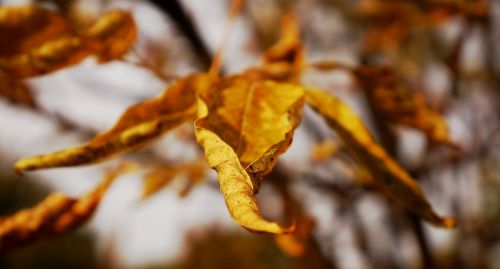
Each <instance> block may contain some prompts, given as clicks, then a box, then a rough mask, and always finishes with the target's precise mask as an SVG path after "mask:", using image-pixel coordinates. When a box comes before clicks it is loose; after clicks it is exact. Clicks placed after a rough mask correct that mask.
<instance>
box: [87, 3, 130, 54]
mask: <svg viewBox="0 0 500 269" xmlns="http://www.w3.org/2000/svg"><path fill="white" fill-rule="evenodd" d="M83 36H85V37H86V38H89V39H91V40H92V42H93V45H94V48H93V49H94V50H95V53H96V54H97V55H98V57H99V62H108V61H111V60H114V59H118V58H120V57H122V56H123V55H124V54H125V53H126V52H127V51H128V50H129V49H130V48H131V46H132V45H133V44H134V42H135V39H136V37H137V29H136V26H135V23H134V19H133V18H132V15H131V14H130V13H129V12H125V11H121V10H112V11H110V12H108V13H106V14H104V15H102V16H101V17H100V18H99V20H97V21H96V22H95V23H94V24H93V25H92V26H90V27H89V28H88V29H87V30H86V31H84V33H83Z"/></svg>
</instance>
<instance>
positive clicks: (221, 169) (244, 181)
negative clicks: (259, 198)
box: [195, 101, 290, 234]
mask: <svg viewBox="0 0 500 269" xmlns="http://www.w3.org/2000/svg"><path fill="white" fill-rule="evenodd" d="M200 102H202V101H200ZM195 126H196V130H195V133H196V139H197V141H198V143H200V145H201V146H202V147H203V149H204V150H205V156H206V159H207V162H208V165H209V166H210V167H212V168H213V169H215V170H216V171H217V175H218V179H219V184H220V189H221V192H222V195H223V196H224V200H225V202H226V206H227V208H228V210H229V213H230V214H231V217H232V218H233V219H234V220H235V221H236V222H238V223H239V224H240V225H241V226H242V227H244V228H246V229H248V230H250V231H254V232H268V233H274V234H282V233H286V232H288V231H289V230H290V229H289V228H283V227H281V226H280V225H279V224H277V223H275V222H269V221H267V220H264V219H263V218H262V217H261V216H260V210H259V207H258V205H257V202H256V201H255V197H254V188H253V184H252V181H251V180H250V176H249V175H248V174H247V172H246V171H245V169H243V167H242V166H241V163H240V162H239V160H238V156H237V155H236V153H235V152H234V150H233V149H232V148H231V146H229V145H228V144H226V143H225V142H224V141H222V140H221V139H220V138H219V137H218V136H217V135H216V134H215V133H213V132H211V131H209V130H206V129H204V128H203V127H199V126H198V124H197V122H195Z"/></svg>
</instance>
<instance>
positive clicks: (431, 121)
mask: <svg viewBox="0 0 500 269" xmlns="http://www.w3.org/2000/svg"><path fill="white" fill-rule="evenodd" d="M354 74H355V75H356V77H357V78H358V79H359V81H360V83H361V87H362V88H363V90H364V91H365V92H366V94H367V96H368V98H369V99H370V103H371V104H372V105H373V106H374V108H375V109H376V110H377V112H378V113H379V114H380V115H381V116H382V117H383V118H384V119H386V120H387V121H388V122H390V123H392V124H397V125H403V126H409V127H413V128H416V129H419V130H421V131H422V132H424V133H425V134H426V136H427V137H428V138H429V139H430V140H431V141H433V142H436V143H442V144H446V145H449V146H453V147H456V144H454V143H453V142H452V141H451V138H450V134H449V132H448V127H447V124H446V121H445V120H444V118H443V117H442V116H441V115H440V114H439V113H438V112H437V111H435V110H433V109H432V108H430V107H428V106H427V105H426V104H425V100H424V98H423V96H422V95H421V94H419V93H417V92H414V91H412V90H411V89H409V88H408V87H406V86H404V85H402V82H401V81H399V80H398V78H397V76H396V74H394V72H393V71H392V70H391V69H389V68H387V67H368V66H362V67H358V68H355V69H354Z"/></svg>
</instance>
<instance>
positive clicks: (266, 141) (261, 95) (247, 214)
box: [195, 76, 304, 233]
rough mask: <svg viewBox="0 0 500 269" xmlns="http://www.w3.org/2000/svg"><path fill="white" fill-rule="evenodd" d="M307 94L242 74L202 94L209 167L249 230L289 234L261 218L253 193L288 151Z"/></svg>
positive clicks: (201, 127) (200, 130)
mask: <svg viewBox="0 0 500 269" xmlns="http://www.w3.org/2000/svg"><path fill="white" fill-rule="evenodd" d="M303 96H304V93H303V90H302V89H301V88H300V87H297V86H293V85H291V84H285V83H276V82H272V81H254V80H251V79H248V78H246V77H243V76H235V77H228V78H223V79H221V80H220V81H218V82H216V83H214V84H213V85H212V87H210V88H209V89H208V90H207V91H206V92H203V93H201V94H200V99H199V106H200V107H199V109H198V115H199V118H198V119H197V120H196V121H195V128H196V131H195V132H196V138H197V141H198V143H200V145H201V146H202V147H203V148H204V150H205V156H206V159H207V161H208V163H209V165H210V166H211V167H212V168H214V169H215V170H217V173H218V176H219V182H220V186H221V191H222V193H223V195H224V199H225V201H226V205H227V207H228V209H229V212H230V213H231V216H232V217H233V218H234V219H235V220H236V221H237V222H238V223H239V224H240V225H241V226H243V227H245V228H247V229H249V230H252V231H262V232H270V233H284V232H286V231H287V229H284V228H282V227H280V226H279V225H277V224H276V223H270V222H267V221H265V220H263V219H262V218H261V217H260V215H259V209H258V206H257V204H256V202H255V198H254V196H253V195H254V193H255V192H256V191H257V190H258V186H259V184H260V177H261V176H262V175H264V174H266V173H268V172H269V171H270V170H271V169H272V167H273V166H274V165H275V163H276V161H277V159H278V156H279V155H280V154H281V153H283V152H284V151H285V150H286V149H287V148H288V145H289V144H290V142H291V137H292V134H293V130H294V128H295V127H296V126H297V124H298V123H299V119H300V115H301V111H302V106H303ZM249 173H250V174H251V175H252V176H253V177H254V180H253V181H252V179H251V178H250V176H249ZM255 179H256V180H255Z"/></svg>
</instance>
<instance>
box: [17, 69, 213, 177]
mask: <svg viewBox="0 0 500 269" xmlns="http://www.w3.org/2000/svg"><path fill="white" fill-rule="evenodd" d="M205 80H206V77H204V76H202V75H194V76H191V77H188V78H185V79H181V80H179V81H177V82H176V83H174V84H173V85H171V86H169V87H167V89H166V90H165V91H164V92H163V93H162V94H160V95H159V96H158V97H156V98H154V99H151V100H148V101H145V102H143V103H140V104H137V105H135V106H132V107H131V108H129V109H128V110H127V111H126V112H125V113H124V115H123V116H122V117H121V118H120V120H119V121H118V123H117V124H116V125H115V126H114V127H113V128H112V129H111V130H109V131H107V132H105V133H103V134H100V135H97V136H96V137H95V138H94V139H93V140H91V141H90V142H88V143H87V144H85V145H83V146H79V147H74V148H69V149H66V150H62V151H58V152H54V153H50V154H44V155H39V156H33V157H28V158H25V159H22V160H19V161H18V162H17V163H16V164H15V169H16V171H18V172H22V171H28V170H35V169H41V168H50V167H63V166H75V165H82V164H90V163H95V162H99V161H103V160H105V159H107V158H109V157H112V156H113V155H116V154H119V153H122V152H125V151H129V150H133V149H137V148H138V147H141V146H143V145H144V144H145V143H147V142H151V141H152V140H153V139H156V138H157V137H159V136H161V135H162V134H164V133H165V132H167V131H168V130H170V129H172V128H174V127H176V126H178V125H180V124H181V123H183V122H185V121H187V120H192V119H194V117H195V115H196V102H195V92H196V89H197V87H199V86H200V83H201V84H203V83H205V82H204V81H205Z"/></svg>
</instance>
